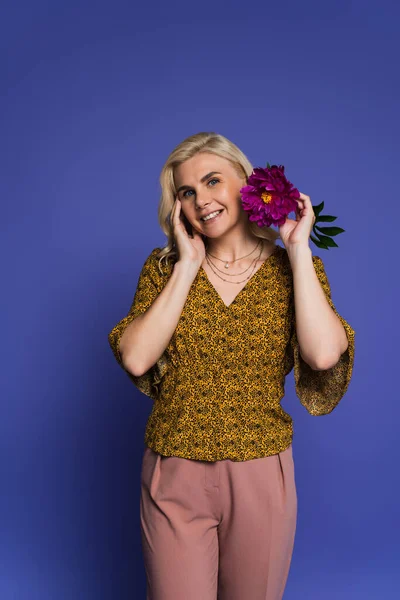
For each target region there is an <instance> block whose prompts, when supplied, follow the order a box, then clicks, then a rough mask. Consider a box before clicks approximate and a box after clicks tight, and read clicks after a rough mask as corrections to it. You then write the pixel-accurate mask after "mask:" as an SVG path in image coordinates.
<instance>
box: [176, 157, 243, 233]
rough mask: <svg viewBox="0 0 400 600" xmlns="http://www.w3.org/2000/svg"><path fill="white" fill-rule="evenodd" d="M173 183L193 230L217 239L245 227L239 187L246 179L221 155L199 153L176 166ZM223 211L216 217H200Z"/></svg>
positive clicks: (183, 211)
mask: <svg viewBox="0 0 400 600" xmlns="http://www.w3.org/2000/svg"><path fill="white" fill-rule="evenodd" d="M174 181H175V187H176V190H177V196H178V197H179V200H180V201H181V205H182V213H183V214H184V215H185V217H186V218H187V220H188V221H189V222H190V224H191V225H192V227H194V229H196V230H197V231H198V232H199V233H202V234H203V235H206V236H207V237H218V236H220V235H221V234H223V233H226V232H227V231H228V230H229V229H232V228H233V227H236V226H238V225H239V226H246V224H247V214H246V212H245V211H244V210H243V208H242V205H241V197H240V192H239V190H240V188H242V187H244V186H245V185H246V178H245V175H244V174H243V176H242V177H240V176H239V174H238V173H237V172H236V170H235V169H234V167H233V165H232V164H231V163H230V162H229V160H226V159H225V158H222V157H220V156H217V155H215V154H208V153H198V154H196V155H195V156H193V157H192V158H190V159H188V160H186V161H185V162H184V163H182V164H181V165H179V167H176V169H175V171H174ZM214 211H222V212H220V213H219V215H218V216H217V217H215V218H212V219H209V220H207V221H203V220H202V218H201V217H203V216H205V215H207V214H209V213H211V212H214Z"/></svg>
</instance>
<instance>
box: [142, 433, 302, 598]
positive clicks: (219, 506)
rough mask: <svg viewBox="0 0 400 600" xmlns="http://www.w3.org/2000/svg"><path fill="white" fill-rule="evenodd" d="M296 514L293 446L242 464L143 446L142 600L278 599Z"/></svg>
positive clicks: (285, 570)
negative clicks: (166, 453) (144, 599)
mask: <svg viewBox="0 0 400 600" xmlns="http://www.w3.org/2000/svg"><path fill="white" fill-rule="evenodd" d="M296 519H297V493H296V485H295V476H294V463H293V455H292V445H290V446H289V447H288V448H287V449H286V450H284V451H283V452H280V453H279V454H274V455H273V456H266V457H263V458H255V459H252V460H247V461H242V462H235V461H231V460H229V459H226V460H220V461H216V462H207V461H199V460H189V459H186V458H180V457H176V456H163V455H160V454H158V453H156V452H154V451H153V450H152V449H150V448H147V447H146V448H145V450H144V454H143V463H142V472H141V497H140V525H141V536H142V549H143V558H144V564H145V569H146V579H147V600H281V599H282V597H283V592H284V589H285V585H286V580H287V577H288V573H289V568H290V562H291V559H292V552H293V546H294V537H295V531H296Z"/></svg>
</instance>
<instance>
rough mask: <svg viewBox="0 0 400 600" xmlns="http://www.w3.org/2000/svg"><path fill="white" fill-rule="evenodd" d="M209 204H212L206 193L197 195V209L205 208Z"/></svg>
mask: <svg viewBox="0 0 400 600" xmlns="http://www.w3.org/2000/svg"><path fill="white" fill-rule="evenodd" d="M208 204H210V200H209V199H208V198H207V196H206V195H204V196H201V195H200V194H197V196H196V208H197V210H200V209H202V208H204V207H205V206H207V205H208Z"/></svg>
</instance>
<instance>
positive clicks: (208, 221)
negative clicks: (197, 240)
mask: <svg viewBox="0 0 400 600" xmlns="http://www.w3.org/2000/svg"><path fill="white" fill-rule="evenodd" d="M223 210H224V209H223V208H220V209H218V214H216V215H215V216H214V217H211V219H207V220H206V221H203V218H200V221H201V222H202V223H204V224H207V223H211V222H212V221H215V220H216V219H217V218H218V217H219V216H220V215H221V214H222V212H223ZM215 212H217V211H216V210H212V211H211V212H209V213H208V214H207V215H204V216H205V217H207V216H208V215H212V214H213V213H215Z"/></svg>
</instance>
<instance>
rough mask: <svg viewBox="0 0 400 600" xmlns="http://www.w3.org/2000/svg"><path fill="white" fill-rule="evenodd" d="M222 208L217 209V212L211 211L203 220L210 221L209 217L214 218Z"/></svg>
mask: <svg viewBox="0 0 400 600" xmlns="http://www.w3.org/2000/svg"><path fill="white" fill-rule="evenodd" d="M221 210H222V209H221ZM221 210H216V211H215V212H212V213H210V214H209V215H207V216H206V217H204V219H202V221H208V220H209V219H212V218H213V217H215V215H218V214H219V213H220V212H221Z"/></svg>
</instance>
